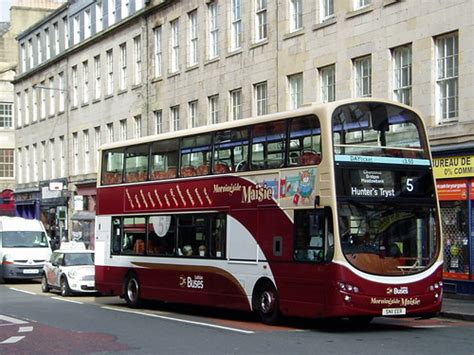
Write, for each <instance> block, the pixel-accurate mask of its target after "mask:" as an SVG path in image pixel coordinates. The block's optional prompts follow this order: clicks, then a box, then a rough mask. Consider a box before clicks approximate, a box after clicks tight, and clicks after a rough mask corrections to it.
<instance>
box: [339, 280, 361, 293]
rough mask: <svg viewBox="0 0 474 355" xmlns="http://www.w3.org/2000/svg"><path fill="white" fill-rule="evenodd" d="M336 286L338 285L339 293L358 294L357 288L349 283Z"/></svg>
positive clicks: (340, 283)
mask: <svg viewBox="0 0 474 355" xmlns="http://www.w3.org/2000/svg"><path fill="white" fill-rule="evenodd" d="M337 285H338V287H339V290H340V291H346V292H350V293H359V292H360V289H359V287H357V286H354V285H352V284H349V283H345V282H338V283H337Z"/></svg>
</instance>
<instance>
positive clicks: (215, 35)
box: [208, 1, 219, 59]
mask: <svg viewBox="0 0 474 355" xmlns="http://www.w3.org/2000/svg"><path fill="white" fill-rule="evenodd" d="M208 19H209V21H208V25H209V48H208V53H209V59H213V58H216V57H217V56H218V55H219V24H218V13H217V2H216V1H213V2H211V3H209V4H208Z"/></svg>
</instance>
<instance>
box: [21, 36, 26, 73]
mask: <svg viewBox="0 0 474 355" xmlns="http://www.w3.org/2000/svg"><path fill="white" fill-rule="evenodd" d="M20 56H21V72H22V73H24V72H25V71H26V48H25V44H24V43H22V44H20Z"/></svg>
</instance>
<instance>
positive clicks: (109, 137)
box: [107, 123, 114, 143]
mask: <svg viewBox="0 0 474 355" xmlns="http://www.w3.org/2000/svg"><path fill="white" fill-rule="evenodd" d="M113 141H114V124H113V123H107V143H112V142H113Z"/></svg>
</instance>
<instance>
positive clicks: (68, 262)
mask: <svg viewBox="0 0 474 355" xmlns="http://www.w3.org/2000/svg"><path fill="white" fill-rule="evenodd" d="M78 265H94V253H66V254H64V266H78Z"/></svg>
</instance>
